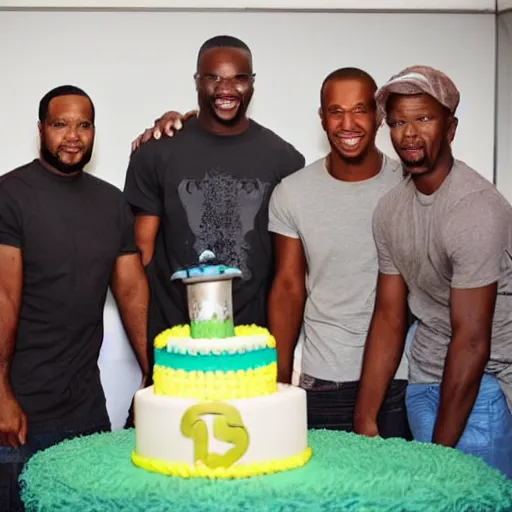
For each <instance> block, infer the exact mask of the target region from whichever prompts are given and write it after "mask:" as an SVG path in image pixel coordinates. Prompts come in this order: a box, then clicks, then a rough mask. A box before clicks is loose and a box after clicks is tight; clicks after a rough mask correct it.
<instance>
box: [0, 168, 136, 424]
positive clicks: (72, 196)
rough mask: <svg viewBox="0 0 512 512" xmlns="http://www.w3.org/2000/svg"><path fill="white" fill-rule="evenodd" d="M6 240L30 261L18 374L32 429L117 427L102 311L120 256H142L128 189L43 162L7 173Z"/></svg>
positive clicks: (2, 197) (1, 218) (0, 220)
mask: <svg viewBox="0 0 512 512" xmlns="http://www.w3.org/2000/svg"><path fill="white" fill-rule="evenodd" d="M0 244H3V245H9V246H13V247H17V248H20V249H21V252H22V258H23V291H22V298H21V310H20V315H19V324H18V329H17V332H16V344H15V348H14V356H13V360H12V367H11V375H10V380H11V386H12V389H13V392H14V395H15V396H16V398H17V400H18V401H19V403H20V405H21V407H22V409H23V411H24V412H25V413H26V414H27V417H28V421H29V427H30V430H31V431H32V432H34V431H37V429H39V428H40V429H44V430H50V428H51V427H50V425H53V426H54V428H55V429H65V428H66V427H69V428H85V427H87V426H90V427H91V428H92V427H94V426H98V425H102V426H104V425H108V424H109V420H108V415H107V410H106V407H105V396H104V393H103V389H102V387H101V382H100V373H99V369H98V355H99V351H100V347H101V343H102V341H103V308H104V305H105V299H106V295H107V290H108V287H109V283H110V278H111V275H112V270H113V267H114V264H115V261H116V258H117V257H118V256H120V255H122V254H130V253H135V252H137V248H136V245H135V239H134V234H133V216H132V213H131V211H130V207H129V206H128V204H127V203H126V201H125V200H124V198H123V194H122V192H121V191H120V190H119V189H117V188H116V187H114V186H113V185H110V184H109V183H106V182H104V181H102V180H100V179H98V178H95V177H94V176H91V175H90V174H87V173H81V174H79V175H76V176H60V175H57V174H55V173H52V172H50V171H48V170H47V169H45V168H44V167H43V166H42V165H41V164H40V163H39V161H38V160H34V161H33V162H32V163H30V164H28V165H25V166H23V167H20V168H19V169H16V170H14V171H12V172H10V173H8V174H6V175H4V176H2V177H1V178H0Z"/></svg>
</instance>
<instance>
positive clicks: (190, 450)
mask: <svg viewBox="0 0 512 512" xmlns="http://www.w3.org/2000/svg"><path fill="white" fill-rule="evenodd" d="M200 261H201V260H200ZM240 276H241V272H240V271H239V270H238V269H236V268H232V267H226V266H224V265H216V264H200V265H198V266H196V267H192V268H188V269H185V270H181V271H178V272H176V273H175V274H174V275H173V276H172V279H182V280H183V282H184V283H185V284H186V287H187V299H188V309H189V316H190V325H182V326H175V327H172V328H170V329H167V330H166V331H164V332H162V333H161V334H159V335H158V336H157V337H156V338H155V340H154V350H155V367H154V371H153V382H154V385H153V386H151V387H148V388H146V389H143V390H141V391H138V392H137V394H136V395H135V422H136V426H135V429H136V435H135V437H136V443H135V450H134V451H133V453H132V461H133V463H134V464H135V465H136V466H139V467H141V468H144V469H146V470H148V471H155V472H159V473H164V474H168V475H177V476H182V477H209V478H244V477H250V476H255V475H262V474H270V473H276V472H278V471H284V470H288V469H295V468H298V467H301V466H303V465H304V464H305V463H306V462H307V461H308V460H309V458H310V457H311V449H310V448H309V447H308V438H307V413H306V394H305V391H304V390H302V389H300V388H297V387H294V386H288V385H281V384H277V378H276V377H277V366H276V350H275V340H274V338H273V336H272V335H271V334H270V333H269V332H268V330H267V329H264V328H261V327H257V326H236V327H235V326H234V324H233V307H232V280H233V279H235V278H238V277H240Z"/></svg>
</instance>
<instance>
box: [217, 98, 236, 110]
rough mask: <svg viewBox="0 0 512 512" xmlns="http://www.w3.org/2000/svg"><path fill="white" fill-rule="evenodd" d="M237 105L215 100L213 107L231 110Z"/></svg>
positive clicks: (231, 102) (234, 102) (227, 101)
mask: <svg viewBox="0 0 512 512" xmlns="http://www.w3.org/2000/svg"><path fill="white" fill-rule="evenodd" d="M237 103H238V102H237V101H233V100H215V106H216V107H217V108H220V109H221V110H231V109H233V108H235V107H236V105H237Z"/></svg>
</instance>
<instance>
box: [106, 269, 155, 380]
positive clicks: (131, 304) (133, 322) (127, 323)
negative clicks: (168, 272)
mask: <svg viewBox="0 0 512 512" xmlns="http://www.w3.org/2000/svg"><path fill="white" fill-rule="evenodd" d="M114 295H115V297H116V302H117V305H118V308H119V313H120V315H121V320H122V322H123V326H124V329H125V331H126V335H127V336H128V339H129V341H130V344H131V345H132V348H133V350H134V352H135V356H136V357H137V361H138V362H139V365H140V367H141V370H142V373H143V374H144V375H147V374H148V371H149V364H148V352H147V316H148V302H149V291H148V286H147V283H146V281H145V280H142V279H141V280H140V282H139V283H137V286H136V287H132V288H131V289H130V290H128V291H125V292H117V293H116V292H115V291H114Z"/></svg>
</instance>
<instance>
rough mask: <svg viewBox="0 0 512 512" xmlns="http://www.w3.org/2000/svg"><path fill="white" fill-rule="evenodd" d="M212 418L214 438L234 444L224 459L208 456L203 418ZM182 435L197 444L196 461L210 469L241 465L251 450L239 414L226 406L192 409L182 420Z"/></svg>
mask: <svg viewBox="0 0 512 512" xmlns="http://www.w3.org/2000/svg"><path fill="white" fill-rule="evenodd" d="M207 414H212V415H214V416H215V418H214V420H213V436H214V437H215V439H218V440H219V441H223V442H224V443H230V444H233V445H234V446H233V448H230V449H229V450H228V451H227V452H226V453H225V454H224V455H219V454H218V453H209V451H208V427H207V425H206V423H205V422H204V421H203V420H202V419H201V416H205V415H207ZM181 433H182V434H183V435H184V436H185V437H189V438H190V439H192V440H193V441H194V461H195V463H202V464H204V465H205V466H206V467H208V468H210V469H215V468H220V467H224V468H228V467H230V466H232V465H233V464H235V462H237V461H239V460H240V459H241V457H242V456H243V454H244V453H245V452H246V451H247V448H248V447H249V434H248V432H247V429H246V428H245V425H244V424H243V421H242V417H241V416H240V413H239V412H238V411H237V409H235V408H234V407H232V406H231V405H228V404H226V403H222V402H207V403H202V404H197V405H193V406H192V407H189V408H188V409H187V410H186V411H185V413H184V414H183V417H182V419H181Z"/></svg>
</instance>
